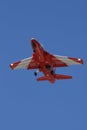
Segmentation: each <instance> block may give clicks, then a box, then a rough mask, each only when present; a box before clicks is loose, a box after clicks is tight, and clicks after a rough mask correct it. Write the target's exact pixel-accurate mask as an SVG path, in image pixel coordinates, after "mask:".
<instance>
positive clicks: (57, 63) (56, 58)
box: [52, 55, 83, 67]
mask: <svg viewBox="0 0 87 130" xmlns="http://www.w3.org/2000/svg"><path fill="white" fill-rule="evenodd" d="M52 64H53V66H54V67H64V66H69V65H76V64H77V65H79V64H83V60H82V59H80V58H72V57H67V56H60V55H53V58H52Z"/></svg>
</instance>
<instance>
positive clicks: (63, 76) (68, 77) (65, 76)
mask: <svg viewBox="0 0 87 130" xmlns="http://www.w3.org/2000/svg"><path fill="white" fill-rule="evenodd" d="M54 78H55V79H58V80H60V79H72V76H69V75H62V74H54Z"/></svg>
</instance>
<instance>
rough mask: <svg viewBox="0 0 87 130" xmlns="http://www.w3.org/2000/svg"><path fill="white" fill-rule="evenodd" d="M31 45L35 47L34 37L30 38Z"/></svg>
mask: <svg viewBox="0 0 87 130" xmlns="http://www.w3.org/2000/svg"><path fill="white" fill-rule="evenodd" d="M31 45H32V48H33V49H35V48H36V43H35V39H34V38H32V39H31Z"/></svg>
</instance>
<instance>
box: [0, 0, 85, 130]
mask: <svg viewBox="0 0 87 130" xmlns="http://www.w3.org/2000/svg"><path fill="white" fill-rule="evenodd" d="M86 5H87V1H86V0H73V1H71V0H51V1H50V0H44V1H41V0H36V1H35V0H24V1H23V0H15V1H11V0H8V1H6V0H4V1H2V0H1V1H0V130H19V129H21V130H29V129H30V130H35V129H37V130H49V129H50V130H58V129H59V130H87V63H86V61H87V58H86V57H87V7H86ZM32 37H34V38H36V39H37V40H39V41H40V42H41V43H42V44H43V45H44V46H45V49H46V50H48V51H49V52H50V53H53V54H58V55H66V56H72V57H80V58H83V59H84V62H85V64H84V65H82V66H70V67H68V68H58V69H57V73H61V74H69V75H72V76H73V79H72V80H62V81H56V83H55V84H53V85H52V84H50V83H49V82H37V81H36V80H35V77H34V74H33V73H34V71H31V70H30V71H27V70H16V71H13V70H11V69H10V68H9V64H10V63H12V62H14V61H18V60H21V59H24V58H26V57H29V56H31V55H32V49H31V45H30V39H31V38H32Z"/></svg>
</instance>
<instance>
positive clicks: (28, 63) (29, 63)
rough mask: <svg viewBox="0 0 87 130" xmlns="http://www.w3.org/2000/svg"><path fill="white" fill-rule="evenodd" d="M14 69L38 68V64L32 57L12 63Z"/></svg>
mask: <svg viewBox="0 0 87 130" xmlns="http://www.w3.org/2000/svg"><path fill="white" fill-rule="evenodd" d="M10 67H11V68H12V69H37V68H38V65H37V64H36V62H35V60H34V59H33V58H32V57H29V58H26V59H23V60H21V61H18V62H15V63H12V64H10Z"/></svg>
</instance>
